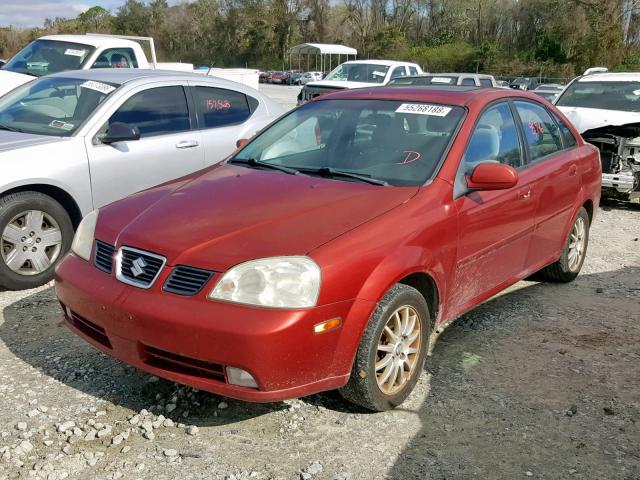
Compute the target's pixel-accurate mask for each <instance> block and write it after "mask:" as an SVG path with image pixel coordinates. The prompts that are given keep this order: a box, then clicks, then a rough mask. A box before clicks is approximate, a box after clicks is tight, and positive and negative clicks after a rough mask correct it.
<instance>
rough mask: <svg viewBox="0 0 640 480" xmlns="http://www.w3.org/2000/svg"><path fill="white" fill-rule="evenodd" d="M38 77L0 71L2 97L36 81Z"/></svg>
mask: <svg viewBox="0 0 640 480" xmlns="http://www.w3.org/2000/svg"><path fill="white" fill-rule="evenodd" d="M35 79H36V77H33V76H31V75H25V74H23V73H15V72H11V71H9V70H4V69H0V97H1V96H2V95H4V94H5V93H7V92H9V91H11V90H13V89H14V88H16V87H18V86H20V85H22V84H24V83H27V82H31V81H32V80H35Z"/></svg>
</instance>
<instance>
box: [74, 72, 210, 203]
mask: <svg viewBox="0 0 640 480" xmlns="http://www.w3.org/2000/svg"><path fill="white" fill-rule="evenodd" d="M186 93H187V92H186V90H185V85H181V84H166V83H165V82H163V84H160V85H159V84H154V86H153V87H148V86H147V87H141V88H138V89H136V90H133V91H132V92H131V93H130V95H128V96H127V97H126V99H123V100H122V101H121V102H119V103H118V104H117V106H115V107H114V108H112V109H111V110H110V112H109V113H108V114H107V115H108V118H107V119H106V121H104V123H103V124H102V126H101V128H100V129H99V130H98V132H97V133H96V134H94V135H88V136H87V138H86V140H85V143H86V147H87V152H88V156H89V168H90V172H91V187H92V193H93V203H94V206H95V207H100V206H102V205H105V204H107V203H111V202H113V201H115V200H118V199H120V198H123V197H125V196H127V195H130V194H132V193H135V192H138V191H140V190H144V189H146V188H149V187H153V186H155V185H158V184H160V183H163V182H166V181H168V180H172V179H174V178H178V177H181V176H184V175H187V174H189V173H191V172H195V171H197V170H200V169H201V168H203V166H204V155H203V149H202V146H201V145H200V134H199V132H198V131H197V130H195V117H194V116H193V115H192V114H191V112H190V109H189V106H188V101H187V94H186ZM115 122H121V123H125V124H127V125H130V126H133V127H136V128H137V129H138V130H139V131H140V139H139V140H134V141H125V142H117V143H112V144H110V145H106V144H103V143H101V142H100V140H99V139H100V136H101V135H102V134H104V133H106V132H107V131H108V129H109V125H111V124H113V123H115Z"/></svg>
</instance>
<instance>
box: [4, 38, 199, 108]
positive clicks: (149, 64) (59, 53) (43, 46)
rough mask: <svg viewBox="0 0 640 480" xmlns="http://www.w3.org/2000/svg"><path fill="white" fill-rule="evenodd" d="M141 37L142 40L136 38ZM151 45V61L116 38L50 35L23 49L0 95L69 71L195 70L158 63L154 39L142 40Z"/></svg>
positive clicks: (7, 67)
mask: <svg viewBox="0 0 640 480" xmlns="http://www.w3.org/2000/svg"><path fill="white" fill-rule="evenodd" d="M136 38H139V37H136ZM139 39H140V40H141V41H147V42H149V44H150V45H151V55H152V59H151V61H149V60H147V57H146V55H145V53H144V50H143V49H142V47H141V45H140V44H139V43H138V42H137V41H134V40H131V39H130V37H126V36H117V35H97V34H88V35H47V36H45V37H41V38H39V39H37V40H35V41H33V42H31V43H30V44H29V45H27V46H26V47H24V48H23V49H22V50H20V51H19V52H18V53H16V54H15V55H14V56H13V57H11V58H10V59H9V60H8V61H7V63H6V64H5V65H4V66H3V67H2V70H0V96H2V95H4V94H5V93H7V92H8V91H10V90H12V89H14V88H15V87H17V86H18V85H22V84H24V83H27V82H31V81H33V80H34V79H35V78H38V77H42V76H43V75H49V74H51V73H56V72H62V71H66V70H88V69H93V68H142V69H149V68H154V69H155V68H157V69H162V70H181V71H192V70H193V65H192V64H190V63H184V64H180V63H158V62H156V61H155V58H156V57H155V50H154V49H153V39H152V38H150V37H145V38H139Z"/></svg>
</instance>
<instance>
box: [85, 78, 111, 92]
mask: <svg viewBox="0 0 640 480" xmlns="http://www.w3.org/2000/svg"><path fill="white" fill-rule="evenodd" d="M80 86H81V87H84V88H90V89H91V90H95V91H97V92H100V93H111V92H113V91H114V90H115V89H116V87H114V86H112V85H108V84H106V83H102V82H96V81H95V80H87V81H86V82H84V83H83V84H82V85H80Z"/></svg>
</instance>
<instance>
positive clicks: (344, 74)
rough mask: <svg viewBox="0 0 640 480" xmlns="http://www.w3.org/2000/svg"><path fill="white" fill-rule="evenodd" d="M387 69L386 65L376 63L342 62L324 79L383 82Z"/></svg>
mask: <svg viewBox="0 0 640 480" xmlns="http://www.w3.org/2000/svg"><path fill="white" fill-rule="evenodd" d="M387 70H389V67H388V66H387V65H378V64H375V63H343V64H342V65H339V66H338V67H336V68H335V69H333V71H332V72H331V73H329V75H327V78H325V80H334V81H339V82H365V83H384V79H385V77H386V76H387Z"/></svg>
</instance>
